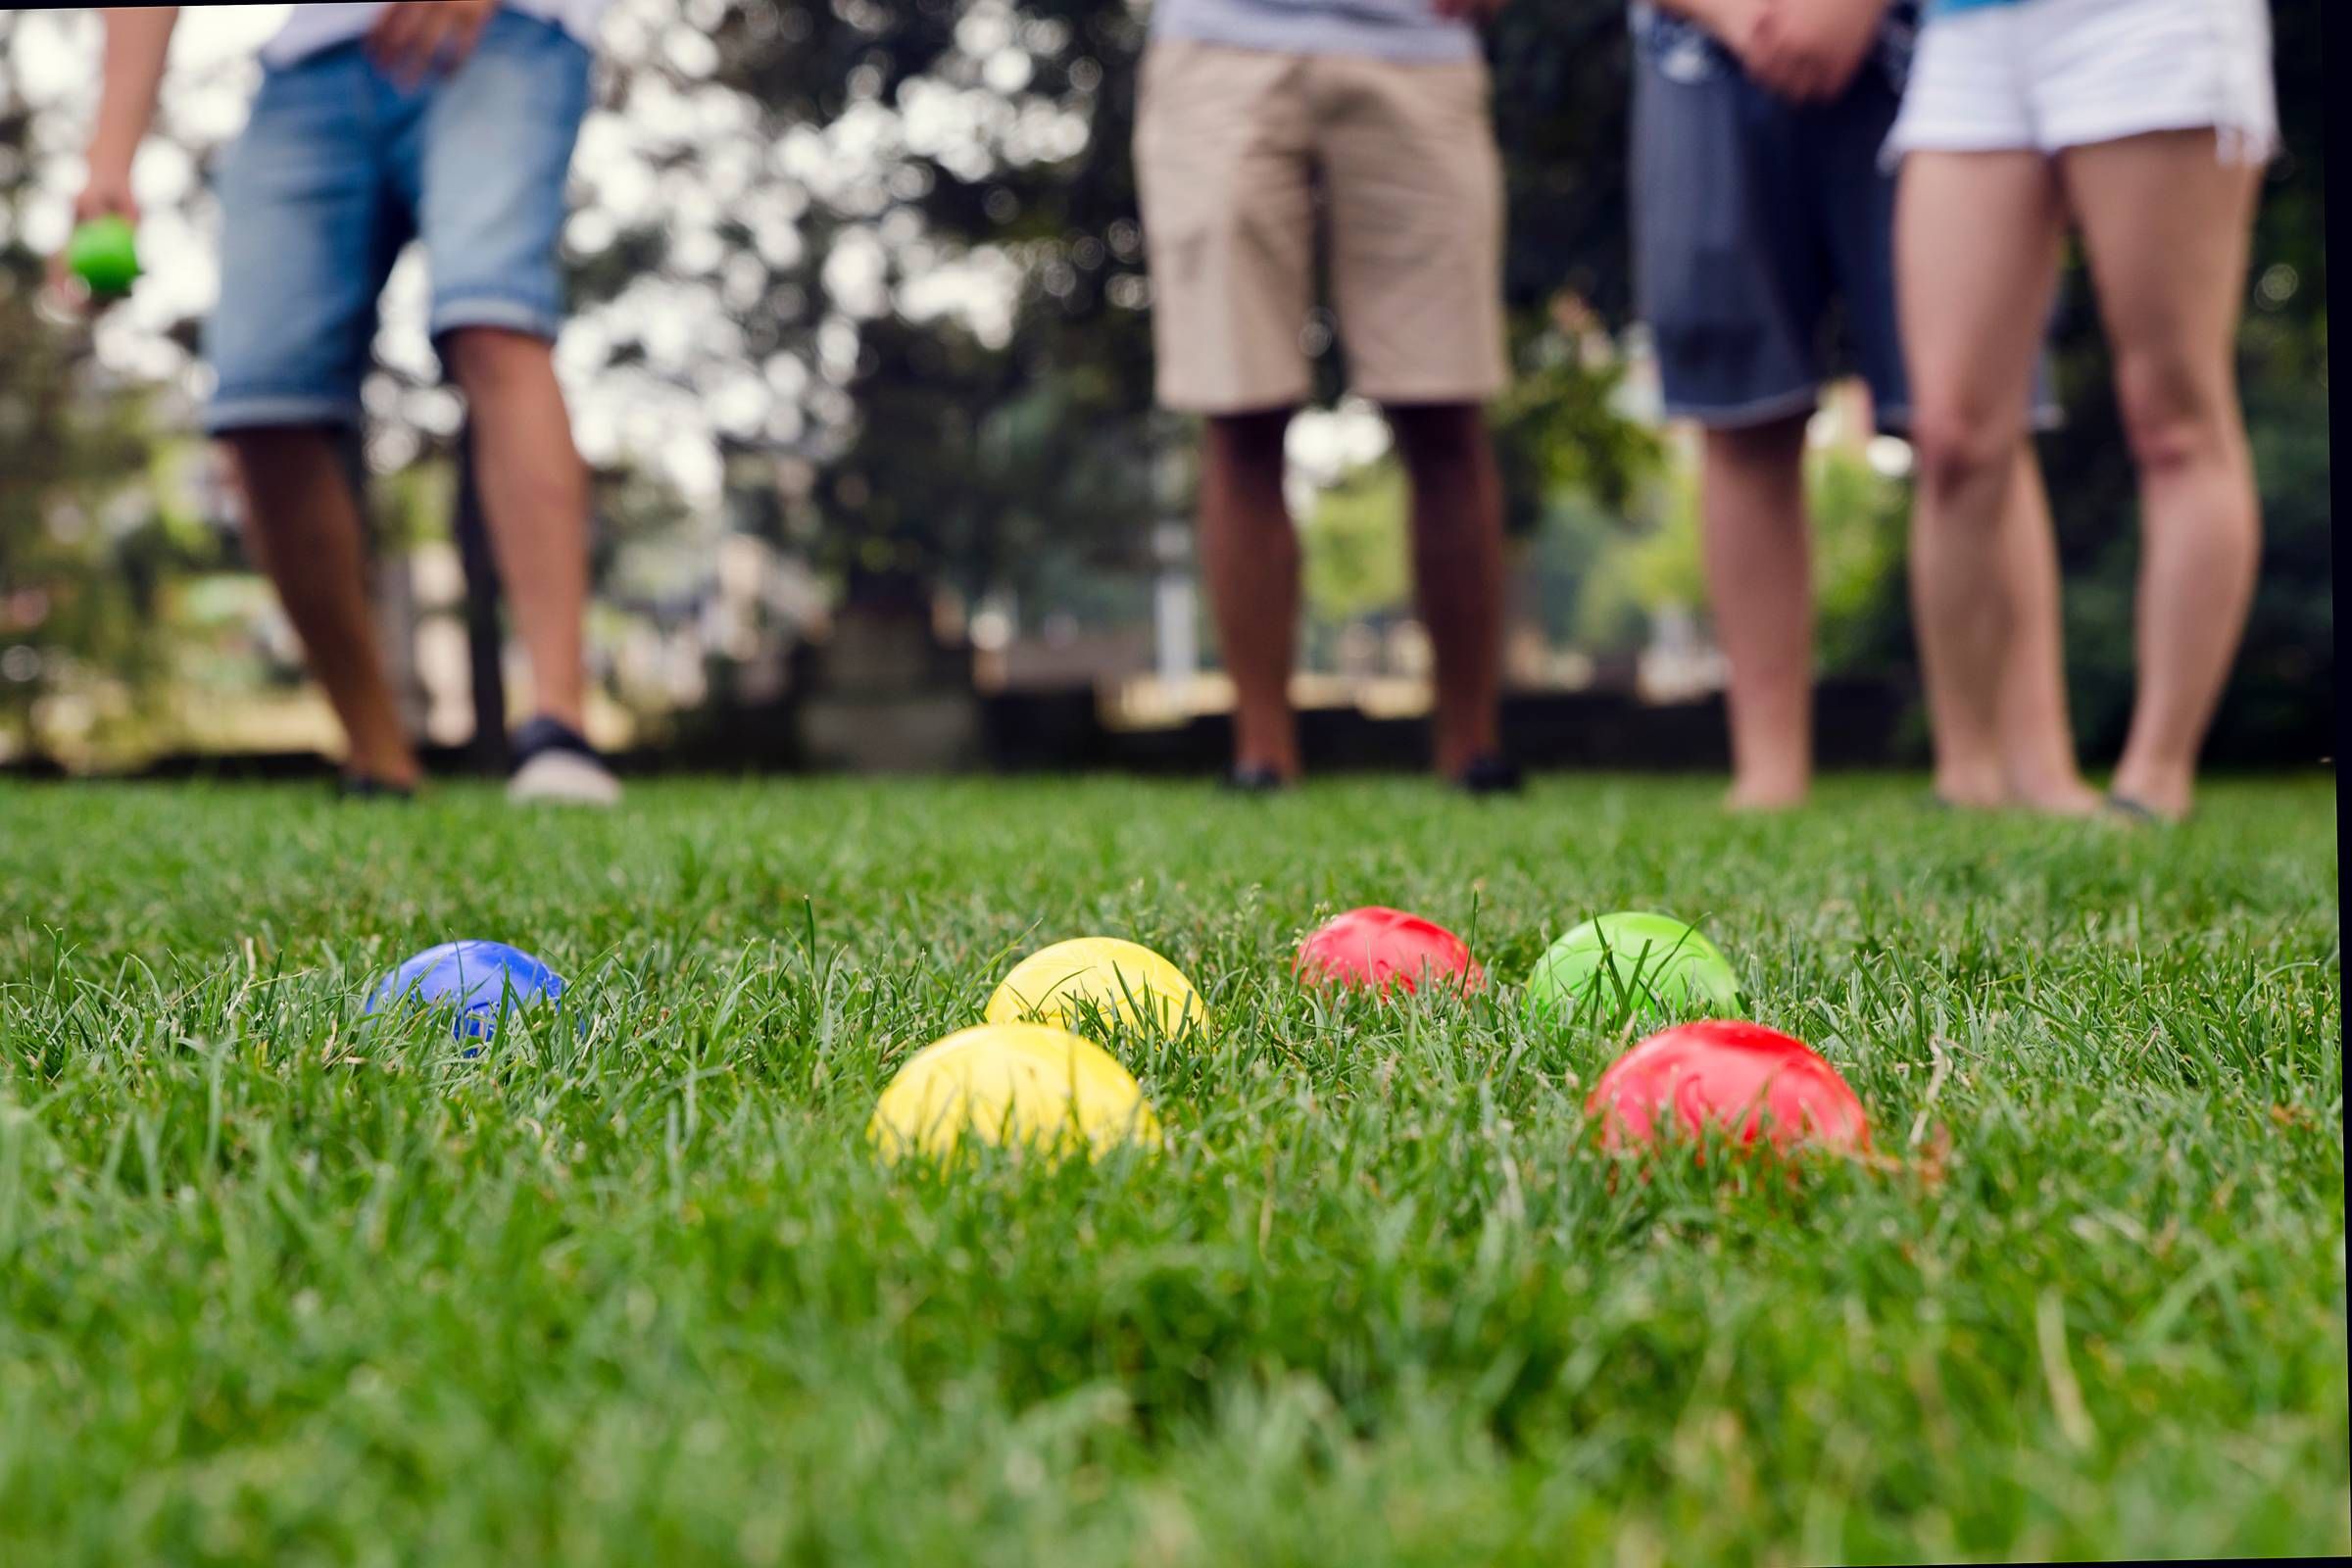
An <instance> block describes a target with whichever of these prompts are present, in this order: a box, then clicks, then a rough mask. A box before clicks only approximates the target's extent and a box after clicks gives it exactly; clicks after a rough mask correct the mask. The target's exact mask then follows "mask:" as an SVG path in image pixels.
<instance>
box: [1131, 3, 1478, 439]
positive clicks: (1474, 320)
mask: <svg viewBox="0 0 2352 1568" xmlns="http://www.w3.org/2000/svg"><path fill="white" fill-rule="evenodd" d="M1141 93H1142V98H1141V102H1140V103H1139V105H1138V107H1137V111H1136V129H1135V172H1136V186H1137V191H1138V194H1139V196H1140V198H1141V202H1142V206H1143V215H1144V231H1145V237H1146V243H1147V246H1148V249H1149V255H1150V260H1151V268H1152V292H1153V306H1152V341H1153V343H1154V345H1155V346H1156V348H1157V350H1158V355H1159V375H1158V388H1159V401H1160V402H1161V403H1162V404H1164V405H1166V406H1167V407H1169V408H1171V409H1182V410H1186V411H1189V412H1193V413H1199V414H1238V413H1244V412H1248V411H1250V410H1257V409H1277V408H1289V407H1293V406H1295V405H1298V404H1300V403H1303V402H1305V401H1306V399H1307V397H1308V395H1309V394H1310V392H1311V391H1312V389H1313V379H1312V375H1311V372H1310V369H1309V363H1308V362H1309V359H1310V353H1309V343H1308V341H1307V332H1308V327H1309V322H1308V317H1309V315H1310V313H1311V311H1312V308H1313V305H1314V274H1315V235H1316V226H1317V213H1316V204H1315V199H1314V198H1315V190H1316V187H1317V185H1318V184H1319V185H1320V186H1321V189H1322V194H1323V198H1324V203H1323V211H1322V214H1321V221H1322V225H1323V228H1324V231H1325V239H1326V242H1327V244H1328V260H1329V265H1330V270H1331V288H1332V296H1333V298H1332V304H1333V306H1334V309H1335V311H1336V313H1337V315H1338V317H1339V333H1340V340H1341V343H1342V345H1343V347H1344V348H1345V350H1346V353H1347V360H1348V385H1349V386H1350V387H1351V388H1352V389H1353V390H1354V391H1355V392H1357V393H1358V394H1360V395H1361V396H1364V397H1367V398H1371V399H1373V400H1375V401H1376V402H1380V403H1387V404H1414V403H1477V402H1483V401H1485V400H1486V399H1487V398H1490V397H1492V396H1494V395H1495V393H1496V392H1499V391H1500V390H1501V389H1502V386H1503V382H1504V378H1505V367H1504V361H1503V346H1502V288H1501V270H1502V171H1501V161H1500V159H1499V158H1498V157H1497V155H1496V153H1495V133H1494V130H1493V127H1492V126H1491V125H1490V124H1489V123H1488V118H1487V73H1486V67H1485V66H1484V65H1483V64H1482V63H1480V62H1477V61H1464V62H1448V63H1446V64H1440V65H1415V64H1407V63H1404V62H1400V61H1394V60H1382V59H1377V58H1374V57H1371V56H1365V55H1299V54H1276V53H1269V52H1266V51H1261V50H1253V49H1231V48H1226V47H1224V46H1222V45H1218V44H1204V43H1196V42H1193V41H1191V40H1188V39H1180V38H1162V39H1158V40H1155V41H1154V42H1153V43H1152V46H1151V47H1150V48H1149V49H1148V50H1147V51H1146V52H1145V55H1144V67H1143V81H1142V86H1141Z"/></svg>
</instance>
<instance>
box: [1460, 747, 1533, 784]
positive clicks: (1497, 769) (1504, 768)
mask: <svg viewBox="0 0 2352 1568" xmlns="http://www.w3.org/2000/svg"><path fill="white" fill-rule="evenodd" d="M1526 784H1527V780H1526V778H1525V777H1524V776H1523V775H1522V774H1521V773H1520V771H1519V764H1518V763H1517V762H1514V761H1512V760H1510V759H1509V758H1507V757H1504V756H1502V755H1501V754H1500V753H1498V752H1489V753H1488V754H1487V755H1486V756H1484V757H1476V758H1472V759H1471V760H1470V765H1469V766H1468V767H1465V768H1463V769H1462V770H1461V772H1459V773H1457V774H1455V775H1454V780H1453V787H1454V788H1455V789H1458V790H1460V791H1461V792H1462V793H1463V794H1464V795H1516V794H1518V793H1519V792H1520V790H1521V789H1523V788H1525V787H1526Z"/></svg>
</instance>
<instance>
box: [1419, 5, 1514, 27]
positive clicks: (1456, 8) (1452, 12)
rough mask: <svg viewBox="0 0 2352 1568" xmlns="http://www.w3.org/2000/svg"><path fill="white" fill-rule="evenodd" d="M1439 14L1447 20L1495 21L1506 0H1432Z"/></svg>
mask: <svg viewBox="0 0 2352 1568" xmlns="http://www.w3.org/2000/svg"><path fill="white" fill-rule="evenodd" d="M1430 3H1431V5H1432V6H1433V7H1434V8H1435V9H1436V11H1437V13H1438V15H1439V16H1441V17H1444V18H1445V19H1446V21H1447V22H1467V23H1470V24H1472V25H1477V24H1480V23H1487V22H1493V21H1494V20H1495V16H1496V15H1497V14H1498V13H1499V12H1500V11H1501V10H1502V8H1503V4H1504V0H1430Z"/></svg>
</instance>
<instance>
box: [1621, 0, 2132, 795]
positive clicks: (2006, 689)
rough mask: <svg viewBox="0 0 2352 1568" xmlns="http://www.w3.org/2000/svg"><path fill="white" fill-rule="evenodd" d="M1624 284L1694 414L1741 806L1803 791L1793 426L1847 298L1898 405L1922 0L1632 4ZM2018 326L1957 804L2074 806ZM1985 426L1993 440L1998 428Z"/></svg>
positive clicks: (1809, 403)
mask: <svg viewBox="0 0 2352 1568" xmlns="http://www.w3.org/2000/svg"><path fill="white" fill-rule="evenodd" d="M1632 17H1633V31H1634V39H1635V55H1636V69H1635V76H1634V111H1633V113H1634V121H1633V147H1632V160H1633V162H1632V176H1633V206H1634V259H1635V281H1636V288H1637V291H1638V293H1639V295H1640V301H1639V303H1640V309H1641V314H1642V318H1643V319H1645V320H1647V322H1648V323H1649V325H1650V329H1651V332H1652V335H1653V338H1654V341H1655V344H1656V352H1657V357H1658V367H1659V372H1660V378H1661V381H1662V383H1663V387H1664V393H1665V405H1666V412H1667V413H1668V414H1669V415H1671V416H1674V417H1685V418H1690V419H1692V420H1695V421H1696V422H1697V423H1698V424H1700V425H1701V426H1703V428H1704V432H1705V433H1704V438H1703V442H1704V444H1703V447H1702V456H1701V460H1700V470H1699V512H1700V525H1701V532H1702V535H1703V540H1704V546H1705V559H1706V569H1707V580H1708V588H1709V597H1710V599H1711V600H1712V601H1713V613H1714V619H1715V625H1716V631H1717V636H1718V638H1719V640H1720V642H1721V644H1722V647H1723V650H1724V654H1725V657H1726V661H1727V662H1728V663H1729V665H1730V677H1731V678H1730V692H1729V694H1728V695H1729V708H1730V711H1731V729H1732V736H1731V739H1732V761H1733V784H1732V790H1731V794H1730V797H1729V803H1728V804H1729V805H1730V806H1732V807H1733V808H1734V809H1780V808H1786V807H1790V806H1794V805H1796V804H1797V803H1798V802H1800V801H1801V800H1802V799H1803V798H1804V796H1805V793H1806V790H1807V787H1808V786H1809V784H1810V781H1811V777H1812V762H1813V758H1812V753H1813V711H1812V697H1813V692H1812V681H1813V594H1812V571H1811V565H1810V562H1809V559H1808V556H1809V550H1808V543H1807V534H1808V527H1807V520H1806V512H1805V492H1804V450H1805V426H1806V422H1807V420H1808V419H1809V418H1810V417H1811V416H1812V414H1813V411H1814V407H1815V403H1816V399H1817V396H1818V393H1819V389H1820V387H1821V384H1822V382H1823V380H1824V379H1825V377H1826V376H1827V374H1828V371H1829V369H1830V366H1829V364H1828V362H1827V360H1826V357H1825V355H1824V353H1823V328H1824V326H1825V324H1826V323H1827V321H1828V319H1830V316H1831V314H1832V312H1833V311H1834V310H1835V311H1837V312H1838V314H1840V315H1841V316H1842V319H1843V324H1844V327H1845V337H1846V338H1847V340H1848V342H1849V344H1850V348H1851V353H1852V359H1853V362H1854V364H1855V368H1858V369H1859V370H1860V371H1861V373H1862V375H1863V377H1864V379H1865V380H1866V381H1867V382H1868V384H1869V387H1870V392H1871V401H1872V407H1873V412H1874V414H1875V416H1876V418H1877V421H1878V423H1879V425H1880V427H1881V428H1883V429H1889V430H1895V431H1901V430H1905V429H1907V428H1908V427H1909V426H1910V424H1911V423H1912V417H1913V406H1912V399H1911V396H1910V394H1909V392H1908V390H1907V389H1906V387H1905V385H1904V378H1903V360H1902V351H1901V347H1900V344H1899V343H1898V341H1897V333H1896V322H1895V302H1894V257H1893V233H1894V229H1893V219H1894V182H1893V179H1892V178H1891V176H1890V175H1888V174H1887V172H1885V171H1884V170H1882V169H1881V168H1880V165H1879V157H1880V151H1881V148H1882V146H1883V145H1884V143H1885V141H1886V137H1887V129H1888V127H1889V126H1890V125H1891V124H1892V123H1894V119H1895V111H1896V107H1897V104H1898V101H1899V97H1900V94H1901V91H1902V83H1903V74H1904V72H1905V70H1906V69H1907V67H1908V64H1909V57H1910V51H1911V44H1912V39H1913V35H1914V32H1915V29H1916V26H1917V24H1918V20H1919V12H1918V5H1917V3H1916V0H1893V3H1892V4H1888V3H1887V0H1659V4H1657V5H1655V6H1653V5H1649V4H1640V3H1638V4H1636V5H1635V6H1634V7H1633V13H1632ZM2020 319H2022V320H2024V321H2025V322H2026V324H2027V326H2028V328H2029V329H2030V332H2029V338H2028V348H2027V352H2026V354H2025V356H2024V358H2022V359H2021V360H2020V361H2019V363H2018V367H2017V377H2016V385H2015V387H2014V389H2013V391H2014V395H2013V396H2012V397H2011V398H2010V399H2009V401H2008V402H2007V403H2006V404H2005V405H2004V422H2003V423H2002V424H2001V425H2000V426H1999V427H1998V428H1997V429H1988V430H1987V431H1986V436H1985V439H1986V454H1987V461H1988V462H1992V463H1996V464H1997V465H1998V468H1999V478H1998V482H1997V483H1996V484H1994V485H1993V487H1992V490H1991V491H1990V496H1991V500H1992V511H1991V512H1990V513H1989V514H1988V515H1987V517H1986V518H1985V540H1986V549H1987V565H1986V569H1985V582H1984V585H1983V591H1984V592H1985V594H1987V595H1989V596H1997V597H1998V598H1999V599H2000V600H2001V601H2002V603H2003V604H2004V605H2005V606H2006V607H2008V615H2007V623H2008V625H2009V626H2010V628H2011V636H2010V638H2009V640H2008V643H2007V645H2006V647H2005V648H2004V649H2003V650H2002V657H2001V659H2000V661H1999V662H1998V665H1997V667H1996V668H1995V669H1994V670H1993V671H1992V672H1991V675H1990V681H1991V684H1990V686H1989V688H1988V691H1989V693H1990V694H1991V695H1993V696H1994V697H1995V699H1996V707H1997V712H1996V713H1995V714H1994V715H1993V716H1992V718H1991V719H1990V721H1989V722H1990V730H1989V733H1988V736H1987V742H1986V749H1985V759H1984V760H1985V768H1984V770H1983V771H1982V772H1981V773H1970V774H1966V775H1963V774H1960V773H1958V772H1956V771H1949V770H1945V769H1942V768H1939V769H1938V771H1937V777H1936V790H1937V794H1938V797H1939V798H1940V799H1942V800H1944V801H1946V802H1947V803H1950V804H1953V805H1960V806H1997V805H2010V804H2014V805H2025V806H2031V807H2034V808H2037V809H2045V810H2055V811H2069V812H2084V811H2088V810H2090V809H2094V808H2095V806H2096V805H2097V796H2096V795H2094V794H2092V793H2091V792H2090V791H2089V790H2088V789H2087V788H2086V787H2085V786H2084V785H2083V783H2082V779H2081V777H2080V775H2079V774H2078V773H2077V772H2076V768H2075V760H2074V742H2073V737H2072V733H2071V730H2070V727H2069V725H2068V721H2067V712H2066V688H2065V680H2064V672H2063V665H2062V653H2061V647H2060V640H2059V621H2058V560H2057V550H2056V546H2055V543H2054V540H2053V538H2052V534H2051V528H2050V517H2049V509H2048V503H2047V501H2046V499H2045V498H2044V496H2043V493H2042V486H2041V475H2040V470H2039V468H2038V467H2037V466H2036V465H2035V463H2034V451H2033V444H2032V441H2031V439H2030V436H2029V434H2028V428H2027V426H2028V414H2029V410H2028V407H2027V389H2028V386H2029V383H2030V382H2031V381H2032V379H2033V355H2032V343H2033V341H2034V333H2035V332H2037V329H2038V323H2039V322H2040V320H2041V319H2042V318H2041V317H2038V316H2024V317H2021V318H2020ZM1996 436H1997V440H1996V439H1995V438H1996Z"/></svg>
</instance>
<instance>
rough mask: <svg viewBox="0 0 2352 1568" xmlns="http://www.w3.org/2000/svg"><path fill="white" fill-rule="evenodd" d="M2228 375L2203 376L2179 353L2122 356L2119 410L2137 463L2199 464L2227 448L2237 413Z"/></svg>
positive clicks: (2164, 466)
mask: <svg viewBox="0 0 2352 1568" xmlns="http://www.w3.org/2000/svg"><path fill="white" fill-rule="evenodd" d="M2221 382H2226V375H2224V376H2214V375H2211V374H2199V373H2198V372H2197V370H2196V369H2195V368H2192V367H2191V366H2189V365H2188V364H2187V363H2186V362H2185V361H2184V360H2183V359H2181V358H2180V357H2178V356H2173V355H2133V354H2124V355H2119V356H2118V357H2117V360H2116V367H2115V401H2116V411H2117V413H2118V414H2119V415H2120V416H2121V417H2122V418H2123V425H2124V440H2125V442H2126V443H2127V444H2128V445H2129V446H2130V448H2131V461H2132V463H2133V464H2134V465H2136V466H2138V468H2139V469H2140V470H2141V471H2142V472H2143V473H2144V472H2157V473H2162V472H2168V471H2172V470H2176V469H2180V468H2183V467H2187V466H2193V465H2195V464H2197V463H2200V462H2203V461H2205V460H2207V459H2209V458H2211V457H2212V456H2214V455H2215V454H2217V453H2219V452H2221V451H2223V450H2225V448H2226V446H2227V444H2228V441H2229V430H2230V428H2231V426H2232V424H2233V422H2234V420H2235V417H2236V415H2235V411H2234V410H2233V409H2232V408H2231V406H2230V399H2229V392H2228V388H2227V386H2226V384H2220V385H2217V384H2216V383H2221Z"/></svg>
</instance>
